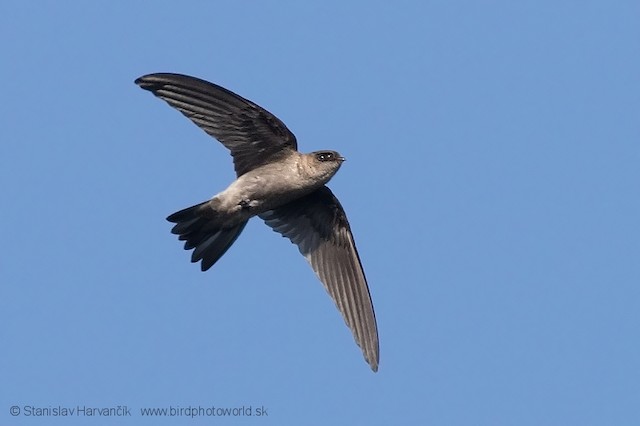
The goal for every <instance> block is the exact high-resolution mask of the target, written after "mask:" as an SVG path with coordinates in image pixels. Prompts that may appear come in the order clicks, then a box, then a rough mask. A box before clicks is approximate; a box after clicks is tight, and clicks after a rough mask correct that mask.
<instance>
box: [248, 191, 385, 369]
mask: <svg viewBox="0 0 640 426" xmlns="http://www.w3.org/2000/svg"><path fill="white" fill-rule="evenodd" d="M260 217H261V218H262V219H263V220H264V221H265V222H266V223H267V225H269V226H270V227H272V228H273V230H274V231H276V232H279V233H281V234H282V235H283V236H285V237H287V238H289V239H290V240H291V242H292V243H294V244H296V245H297V246H298V248H299V249H300V253H302V255H303V256H304V257H306V258H307V260H308V261H309V263H310V264H311V267H312V268H313V270H314V271H315V272H316V274H317V275H318V277H319V278H320V281H322V283H323V284H324V287H325V288H326V290H327V291H328V292H329V294H330V295H331V297H332V298H333V300H334V302H335V303H336V306H337V307H338V310H340V312H341V313H342V316H343V318H344V320H345V322H346V323H347V326H349V328H350V329H351V331H352V333H353V336H354V338H355V340H356V343H357V344H358V346H360V348H361V349H362V352H363V354H364V357H365V359H366V360H367V362H368V363H369V365H370V366H371V368H372V369H373V371H377V370H378V361H379V345H378V327H377V325H376V317H375V313H374V311H373V304H372V303H371V296H370V294H369V287H368V286H367V279H366V278H365V276H364V271H363V269H362V264H361V263H360V256H358V251H357V250H356V245H355V242H354V240H353V235H352V234H351V228H350V226H349V222H348V221H347V216H346V215H345V213H344V210H343V208H342V206H341V205H340V202H339V201H338V199H337V198H336V197H335V196H334V195H333V193H332V192H331V190H330V189H329V188H327V187H326V186H323V187H322V188H320V189H318V190H316V191H315V192H312V193H311V194H309V195H307V196H305V197H302V198H300V199H298V200H296V201H293V202H291V203H288V204H286V205H284V206H282V207H279V208H277V209H274V210H269V211H267V212H265V213H263V214H261V215H260Z"/></svg>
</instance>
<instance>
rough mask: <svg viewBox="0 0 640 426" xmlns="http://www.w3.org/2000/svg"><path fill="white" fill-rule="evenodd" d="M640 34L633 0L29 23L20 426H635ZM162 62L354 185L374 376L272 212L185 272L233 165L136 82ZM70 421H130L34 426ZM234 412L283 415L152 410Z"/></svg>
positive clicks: (40, 5) (18, 99) (20, 111)
mask: <svg viewBox="0 0 640 426" xmlns="http://www.w3.org/2000/svg"><path fill="white" fill-rule="evenodd" d="M639 21H640V4H639V3H638V2H636V1H617V2H609V1H581V2H577V1H518V2H516V1H430V2H428V1H414V2H377V1H375V2H365V1H353V2H345V1H322V2H301V1H282V2H218V1H210V2H204V1H200V2H152V3H145V2H124V1H115V2H101V3H96V2H79V1H70V2H53V1H44V2H18V1H13V2H11V1H10V2H4V3H3V4H2V6H0V40H1V41H0V43H1V46H2V57H3V64H2V67H0V77H1V84H2V101H1V102H0V109H1V111H0V117H1V118H0V120H1V125H0V129H1V130H0V132H1V133H0V134H1V141H0V184H1V187H0V191H1V195H2V208H1V218H2V224H3V225H2V244H0V282H1V286H0V324H1V325H0V339H1V341H2V342H3V343H2V358H1V365H0V377H1V382H2V385H1V386H0V424H3V425H5V424H6V425H9V424H12V425H13V424H15V425H22V424H25V425H27V424H28V425H35V424H78V425H80V424H82V425H100V424H122V425H133V424H136V425H151V424H153V425H157V424H260V425H286V424H307V425H327V424H335V425H357V424H370V425H389V424H411V425H418V424H422V425H447V426H451V425H519V426H526V425H536V426H539V425H581V426H587V425H637V424H640V409H639V407H640V313H639V312H640V226H639V223H638V221H639V218H640V198H639V184H640V77H639V76H640V44H639V41H640V25H638V22H639ZM161 71H166V72H181V73H186V74H191V75H195V76H199V77H202V78H204V79H207V80H210V81H213V82H216V83H218V84H221V85H223V86H225V87H228V88H229V89H231V90H233V91H235V92H237V93H239V94H241V95H242V96H245V97H247V98H249V99H251V100H253V101H255V102H257V103H258V104H260V105H262V106H264V107H265V108H267V109H269V110H270V111H272V112H273V113H275V114H276V115H277V116H279V117H280V118H281V119H282V120H283V121H284V122H285V123H286V124H287V126H288V127H289V128H290V129H291V130H292V131H293V132H294V133H295V134H296V136H297V137H298V141H299V146H300V149H301V150H303V151H313V150H317V149H322V148H329V149H335V150H338V151H340V152H341V153H342V154H343V155H344V156H345V157H347V159H348V161H347V162H346V163H345V164H344V166H343V167H342V169H341V170H340V172H339V173H338V174H337V175H336V177H335V178H334V179H333V180H332V182H331V184H330V186H331V188H332V189H333V190H334V192H335V193H336V194H337V195H338V197H339V198H340V200H341V201H342V203H343V205H344V207H345V209H346V211H347V214H348V216H349V218H350V221H351V224H352V228H353V231H354V234H355V238H356V241H357V244H358V247H359V250H360V255H361V257H362V260H363V263H364V266H365V270H366V273H367V276H368V279H369V284H370V287H371V293H372V296H373V300H374V304H375V308H376V313H377V317H378V324H379V329H380V342H381V362H380V371H379V372H378V373H377V374H374V373H373V372H371V370H370V369H369V368H368V366H367V365H366V364H365V362H364V360H363V358H362V356H361V353H360V350H359V349H358V347H357V346H356V345H355V343H354V342H353V339H352V336H351V333H350V332H349V330H348V329H347V328H346V326H345V325H344V323H343V321H342V319H341V318H340V316H339V314H338V312H337V310H336V309H335V307H334V305H333V303H332V302H331V300H330V299H329V297H328V296H327V295H326V293H325V291H324V289H323V288H322V286H321V284H320V283H319V282H318V280H317V279H316V277H315V276H314V274H313V273H312V271H311V269H310V268H309V267H308V265H307V263H306V262H305V260H304V259H303V258H302V257H301V256H300V255H299V253H298V251H297V249H296V248H295V247H294V246H293V245H292V244H290V243H289V242H288V241H287V240H285V239H283V238H281V237H279V236H278V235H277V234H275V233H274V232H273V231H271V230H270V229H269V228H267V227H266V226H265V225H264V224H263V223H262V222H261V221H260V220H258V219H255V220H253V221H252V222H251V223H250V224H249V226H248V227H247V228H246V230H245V231H244V233H243V235H242V236H241V237H240V238H239V240H238V241H237V242H236V244H235V245H234V247H233V248H232V249H231V250H230V251H229V252H228V253H227V254H226V255H225V257H224V258H223V259H222V260H221V261H220V262H219V263H218V264H216V265H215V267H214V268H212V269H211V270H210V271H208V272H207V273H201V272H200V271H199V268H198V267H197V266H196V265H192V264H191V263H190V262H189V253H187V252H185V251H183V249H182V245H181V243H179V242H178V241H177V239H176V238H175V237H174V236H173V235H171V234H170V233H169V230H170V228H171V226H170V224H169V223H168V222H166V221H165V217H166V216H167V215H168V214H170V213H173V212H174V211H176V210H179V209H181V208H184V207H187V206H189V205H192V204H195V203H197V202H200V201H203V200H205V199H207V198H209V197H210V196H212V195H213V194H215V193H216V192H218V191H220V190H221V189H223V188H225V187H226V185H227V184H228V183H229V182H230V181H231V180H232V179H233V178H234V174H233V168H232V163H231V159H230V157H229V155H228V153H227V152H226V150H225V149H224V148H223V147H222V146H221V145H220V144H219V143H218V142H216V141H215V140H213V139H211V138H209V137H208V136H206V135H205V134H204V133H203V132H202V131H200V130H199V129H198V128H197V127H195V126H194V125H193V124H192V123H190V122H189V121H188V120H186V119H185V118H184V117H182V116H181V115H180V114H179V113H178V112H176V111H175V110H172V109H171V108H170V107H169V106H167V105H166V104H164V103H163V102H161V101H160V100H158V99H156V98H154V97H153V96H151V95H150V94H149V93H147V92H144V91H142V90H140V89H139V88H138V87H136V86H135V85H134V83H133V80H134V79H135V78H136V77H138V76H140V75H143V74H147V73H152V72H161ZM13 405H17V406H18V407H19V408H21V410H22V412H21V414H20V415H18V416H17V417H13V416H12V415H11V414H10V412H9V411H10V407H11V406H13ZM59 405H60V406H66V407H77V406H78V405H79V406H88V407H117V406H118V405H126V406H128V407H129V408H130V410H131V414H132V417H127V418H120V419H116V420H109V419H104V418H98V417H96V418H90V419H88V418H86V417H71V418H55V419H54V418H36V419H34V418H32V417H26V416H25V415H24V410H25V406H36V407H57V406H59ZM212 405H213V406H216V407H239V406H243V405H244V406H252V407H253V409H254V410H255V409H256V407H260V406H264V407H266V408H267V409H268V417H262V418H257V417H250V418H247V417H244V418H226V419H221V418H196V419H193V420H192V419H189V418H178V419H176V418H143V417H141V416H140V412H139V410H140V408H144V407H169V406H174V407H178V406H179V407H189V406H203V407H210V406H212ZM254 412H255V411H254Z"/></svg>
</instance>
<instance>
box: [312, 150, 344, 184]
mask: <svg viewBox="0 0 640 426" xmlns="http://www.w3.org/2000/svg"><path fill="white" fill-rule="evenodd" d="M308 158H309V159H310V161H309V163H310V166H311V167H312V169H313V170H314V174H315V175H316V176H318V177H321V178H322V180H323V181H324V182H325V183H326V182H328V181H329V179H331V178H332V177H333V175H335V174H336V172H337V171H338V169H339V168H340V166H341V165H342V162H343V161H345V158H344V157H343V156H341V155H340V154H339V153H337V152H336V151H315V152H312V153H310V154H308Z"/></svg>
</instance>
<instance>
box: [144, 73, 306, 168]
mask: <svg viewBox="0 0 640 426" xmlns="http://www.w3.org/2000/svg"><path fill="white" fill-rule="evenodd" d="M135 83H136V84H137V85H139V86H140V87H141V88H143V89H145V90H149V91H150V92H152V93H153V94H154V95H156V96H157V97H159V98H160V99H163V100H165V101H166V102H167V103H168V104H169V105H171V106H172V107H174V108H176V109H177V110H178V111H180V112H181V113H182V114H184V115H185V116H186V117H187V118H189V119H190V120H191V121H193V122H194V123H195V124H196V125H197V126H198V127H200V128H201V129H202V130H204V131H205V132H207V133H208V134H209V135H211V136H213V137H214V138H216V139H218V140H219V141H220V142H222V144H223V145H224V146H225V147H227V148H228V149H229V150H230V151H231V155H232V156H233V162H234V165H235V170H236V174H237V175H238V176H240V175H242V174H244V173H246V172H248V171H249V170H252V169H254V168H256V167H259V166H261V165H263V164H265V163H270V162H272V161H277V160H278V159H279V158H280V157H281V156H285V155H286V154H287V153H288V152H290V151H291V150H296V149H297V147H298V145H297V142H296V137H295V136H294V135H293V133H291V131H289V129H287V126H285V125H284V123H283V122H282V121H280V120H279V119H278V118H277V117H276V116H274V115H273V114H271V113H270V112H269V111H267V110H265V109H264V108H262V107H260V106H258V105H256V104H254V103H253V102H251V101H249V100H247V99H244V98H243V97H241V96H238V95H236V94H235V93H233V92H231V91H230V90H227V89H225V88H223V87H220V86H218V85H216V84H213V83H209V82H207V81H204V80H200V79H199V78H195V77H190V76H187V75H181V74H149V75H145V76H142V77H140V78H138V79H137V80H136V81H135Z"/></svg>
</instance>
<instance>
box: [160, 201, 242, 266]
mask: <svg viewBox="0 0 640 426" xmlns="http://www.w3.org/2000/svg"><path fill="white" fill-rule="evenodd" d="M167 220H168V221H169V222H173V223H175V224H176V225H175V226H174V227H173V228H172V229H171V232H172V233H173V234H176V235H178V236H179V237H178V239H179V240H181V241H185V243H184V249H185V250H191V249H194V248H195V250H194V251H193V253H192V255H191V262H193V263H196V262H198V261H200V260H201V261H202V263H201V264H200V267H201V269H202V270H203V271H206V270H207V269H209V268H211V267H212V266H213V265H214V264H215V263H216V262H217V261H218V259H220V258H221V257H222V255H223V254H225V253H226V251H227V250H228V249H229V247H231V245H232V244H233V242H234V241H235V240H236V238H238V236H239V235H240V233H241V232H242V230H243V229H244V227H245V225H246V224H247V222H246V221H245V222H242V223H240V224H238V225H236V226H234V227H231V228H224V227H222V226H220V225H219V224H218V223H219V221H217V220H216V214H215V211H214V210H212V209H211V207H210V206H209V202H208V201H205V202H204V203H200V204H196V205H195V206H191V207H187V208H186V209H183V210H180V211H178V212H175V213H174V214H172V215H170V216H169V217H167Z"/></svg>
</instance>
